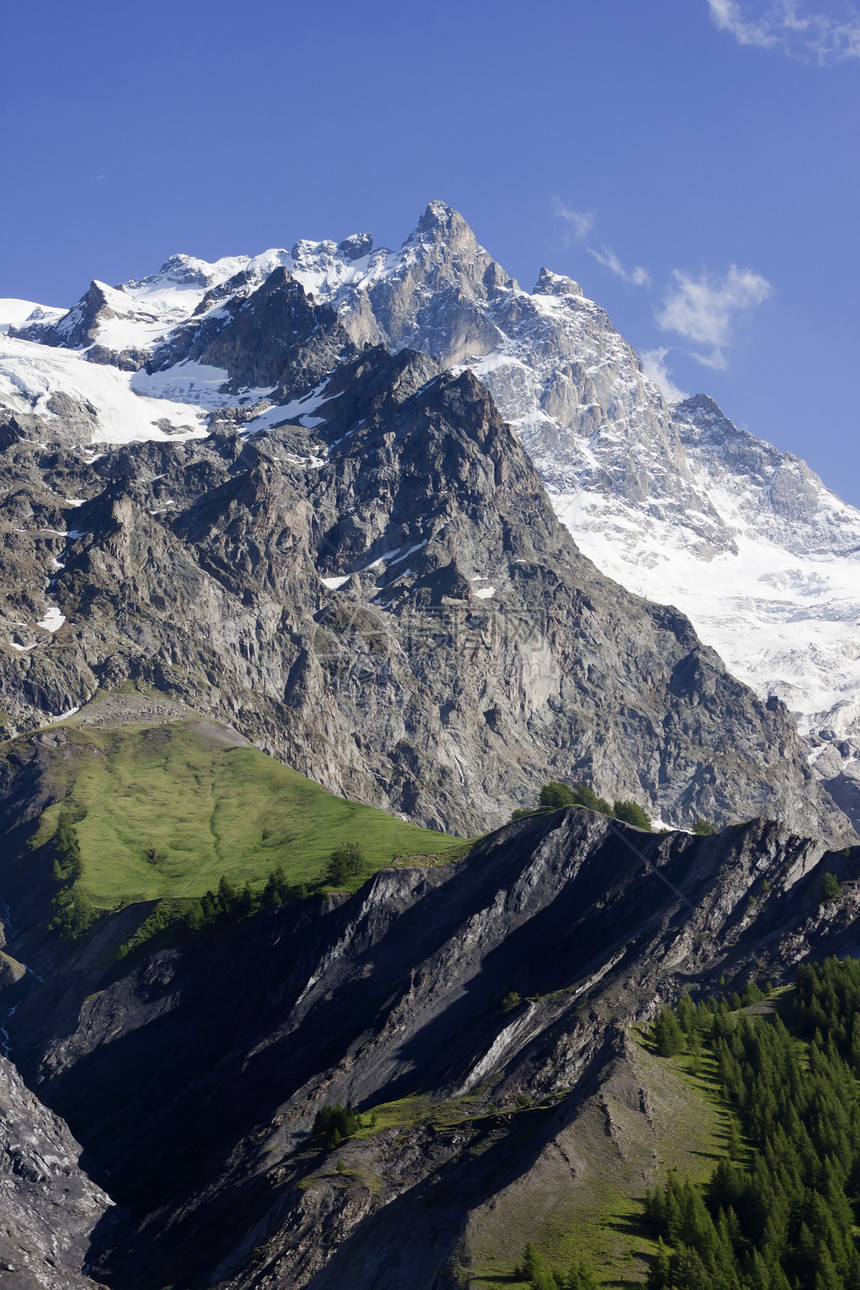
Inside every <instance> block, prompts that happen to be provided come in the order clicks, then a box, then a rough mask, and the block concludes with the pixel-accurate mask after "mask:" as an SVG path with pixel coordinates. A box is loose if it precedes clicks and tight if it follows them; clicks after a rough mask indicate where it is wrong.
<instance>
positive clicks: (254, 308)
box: [150, 268, 354, 399]
mask: <svg viewBox="0 0 860 1290" xmlns="http://www.w3.org/2000/svg"><path fill="white" fill-rule="evenodd" d="M241 277H242V278H243V279H244V281H243V282H242V283H241V284H240V285H239V288H238V294H237V290H236V284H237V279H235V278H234V279H231V283H228V284H227V286H228V287H229V286H230V285H231V284H232V285H233V288H234V290H233V293H232V294H231V295H230V296H229V298H228V301H227V303H226V304H225V305H224V307H223V309H222V308H215V309H214V311H213V309H212V306H213V305H215V304H216V303H217V296H216V294H215V293H210V295H209V296H207V297H206V299H205V300H204V301H203V302H202V303H203V305H204V306H205V305H206V304H207V303H208V304H209V305H210V308H209V309H208V310H207V312H206V316H205V319H204V321H203V322H202V323H199V324H195V323H193V322H192V323H190V324H188V325H187V326H186V327H185V328H182V329H179V330H178V331H177V332H176V333H174V335H173V336H172V337H171V339H170V341H169V342H168V343H167V345H166V346H164V347H163V348H162V349H159V350H157V351H156V352H155V354H154V355H153V357H152V359H151V361H150V369H151V370H152V371H158V370H159V369H160V368H169V367H171V366H173V364H174V363H177V362H180V361H185V360H188V359H192V360H194V361H196V362H200V363H203V364H205V365H206V366H209V367H215V368H224V369H226V371H227V372H229V375H230V380H229V385H230V387H231V388H232V389H234V390H236V391H238V390H240V389H247V388H254V387H256V388H259V389H268V390H272V389H274V388H275V387H277V389H278V391H279V395H280V396H281V397H283V398H285V399H286V398H299V397H301V396H302V395H303V394H307V393H308V392H309V391H310V390H312V389H313V388H314V387H315V386H316V385H317V384H318V383H319V382H320V381H321V380H322V379H323V377H326V376H328V375H329V373H330V372H331V371H332V369H333V368H334V367H335V366H336V365H337V363H338V362H339V361H340V359H341V358H343V357H345V356H346V355H348V354H350V353H351V352H352V351H353V350H354V346H353V345H352V344H351V343H350V340H349V337H348V336H347V334H346V332H345V331H344V329H343V327H341V325H340V324H339V322H338V320H337V317H336V315H335V313H334V311H333V310H332V309H331V308H328V307H323V308H321V309H316V308H314V306H313V304H312V303H311V301H310V300H309V299H308V297H307V296H306V294H305V291H304V289H303V288H302V286H301V285H300V284H299V283H298V282H295V281H294V280H293V279H292V278H291V277H290V275H289V273H287V271H286V269H283V268H280V269H275V271H274V272H273V273H272V274H271V275H270V277H268V278H267V279H266V281H265V282H264V283H263V285H262V286H257V289H256V290H254V291H252V292H250V294H249V295H248V296H247V297H246V298H244V299H243V293H242V286H245V285H246V283H247V282H248V275H246V274H243V275H241ZM250 283H251V284H252V285H256V284H255V283H254V280H253V278H251V279H250Z"/></svg>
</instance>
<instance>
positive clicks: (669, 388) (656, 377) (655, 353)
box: [641, 349, 692, 403]
mask: <svg viewBox="0 0 860 1290" xmlns="http://www.w3.org/2000/svg"><path fill="white" fill-rule="evenodd" d="M668 353H669V351H668V349H646V350H645V351H644V353H643V354H642V355H641V359H642V371H643V372H644V373H645V375H646V376H647V378H648V380H649V381H653V382H654V384H655V385H657V386H659V387H660V389H661V390H662V391H663V393H664V394H665V396H666V398H667V399H668V400H669V402H670V403H674V402H675V400H676V399H680V398H683V395H684V391H683V390H679V389H678V387H677V385H676V384H675V382H674V381H673V380H672V376H671V373H670V372H669V369H668V367H667V366H666V355H667V354H668ZM691 384H692V382H691Z"/></svg>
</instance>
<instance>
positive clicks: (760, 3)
mask: <svg viewBox="0 0 860 1290" xmlns="http://www.w3.org/2000/svg"><path fill="white" fill-rule="evenodd" d="M708 5H709V7H710V10H711V17H712V19H713V20H714V23H715V24H716V26H717V27H719V28H720V30H721V31H728V32H731V34H732V35H733V36H734V37H735V38H736V39H737V40H738V41H740V43H741V44H742V45H756V46H758V47H759V48H760V49H776V50H779V51H780V52H781V53H784V54H788V55H789V57H791V58H798V59H801V60H803V61H804V62H815V63H820V64H822V65H823V64H826V63H838V62H842V61H844V60H845V59H847V58H860V13H858V12H857V10H856V9H855V7H854V5H853V4H848V3H846V2H845V0H841V2H840V3H834V4H831V5H830V10H831V12H829V13H821V12H820V11H816V10H814V9H813V10H812V12H810V5H809V4H807V3H805V2H804V0H744V3H743V4H741V3H740V0H708ZM834 10H837V11H838V13H836V12H833V11H834Z"/></svg>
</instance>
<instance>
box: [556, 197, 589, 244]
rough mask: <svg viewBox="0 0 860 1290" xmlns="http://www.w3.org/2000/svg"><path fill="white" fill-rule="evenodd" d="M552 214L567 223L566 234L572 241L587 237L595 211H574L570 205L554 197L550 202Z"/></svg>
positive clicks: (579, 240)
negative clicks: (551, 202)
mask: <svg viewBox="0 0 860 1290" xmlns="http://www.w3.org/2000/svg"><path fill="white" fill-rule="evenodd" d="M552 208H553V214H554V215H555V216H556V217H557V218H558V219H560V220H564V222H565V224H566V225H567V236H568V238H570V239H571V240H573V241H577V242H581V241H582V239H583V238H584V237H588V235H589V233H590V232H591V230H592V229H593V228H594V221H595V220H596V219H597V211H575V210H574V209H573V207H572V206H568V205H567V203H566V202H563V201H561V199H560V198H558V197H556V198H555V200H554V201H553V204H552Z"/></svg>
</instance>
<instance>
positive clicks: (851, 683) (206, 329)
mask: <svg viewBox="0 0 860 1290" xmlns="http://www.w3.org/2000/svg"><path fill="white" fill-rule="evenodd" d="M273 272H275V273H276V274H277V273H280V274H281V279H276V280H277V281H280V282H281V286H280V288H279V290H277V291H276V290H274V286H273V285H270V284H267V282H266V279H267V278H268V277H269V276H270V275H271V274H272V273H273ZM285 273H286V274H287V275H288V276H289V277H290V278H292V279H293V281H294V283H301V284H302V285H303V286H304V287H305V289H306V291H307V292H308V293H310V294H311V295H312V296H313V299H314V300H315V302H316V303H317V304H327V305H330V306H331V307H332V308H333V309H334V310H335V312H336V314H337V324H336V325H335V324H332V323H331V320H329V323H328V325H327V327H326V329H325V336H320V335H317V336H316V337H315V338H314V341H313V344H314V346H315V347H316V353H315V354H314V355H313V356H308V359H307V361H306V362H305V360H302V359H299V361H300V362H305V366H306V368H307V370H306V371H302V370H297V371H296V372H295V376H296V377H297V380H296V382H295V384H294V385H293V386H290V384H289V381H288V380H287V376H286V373H287V368H285V367H284V366H283V363H282V362H281V360H283V359H285V358H287V357H289V363H288V364H287V367H291V365H292V363H293V360H294V359H296V358H297V357H298V355H297V354H296V353H290V354H289V355H287V353H286V351H287V349H289V346H288V345H287V344H286V343H285V340H286V338H287V337H288V336H289V334H290V328H291V327H292V326H293V325H295V319H292V315H291V312H290V310H291V307H292V308H297V307H299V305H300V301H301V298H300V297H298V296H297V295H294V297H293V302H292V306H290V305H289V304H288V303H287V301H286V299H283V300H282V299H281V298H280V297H281V296H282V295H285V294H286V292H285V287H284V281H283V275H284V274H285ZM255 295H256V296H257V297H258V298H257V300H256V301H255V300H254V297H255ZM267 295H270V296H271V297H272V298H271V299H270V300H268V303H267V304H265V307H264V302H265V301H266V298H267ZM267 311H268V312H267ZM36 312H37V314H38V315H39V316H34V317H33V318H32V319H31V320H30V321H29V322H28V324H27V325H25V327H24V328H23V329H19V330H18V331H17V332H16V331H15V329H14V328H12V330H11V336H12V337H13V339H11V340H8V341H6V342H5V345H4V347H3V352H2V353H0V398H2V399H5V401H7V403H8V406H9V407H10V408H11V409H12V410H13V411H14V412H15V414H16V415H18V414H21V415H22V416H24V417H27V416H30V415H31V414H34V415H36V418H37V421H41V422H42V424H41V426H39V425H36V426H34V434H33V437H36V436H37V435H39V437H47V438H49V439H50V440H51V441H56V440H57V439H59V438H62V437H63V436H64V435H65V437H66V439H67V440H68V439H69V438H70V437H71V438H76V439H78V440H79V441H81V440H82V441H87V440H89V439H92V440H94V441H111V436H113V441H114V442H116V441H117V439H123V440H126V439H132V438H134V439H139V438H151V437H154V436H158V435H162V436H163V435H166V434H168V433H169V434H171V435H173V434H176V433H181V434H187V433H193V432H194V431H195V428H196V426H200V425H201V424H202V422H203V421H204V420H205V412H206V411H207V410H212V409H221V410H223V409H225V408H229V407H232V408H233V409H234V414H235V416H238V417H239V418H240V419H241V417H242V416H244V415H245V412H244V411H243V410H242V409H243V408H246V407H247V405H249V404H252V403H253V402H254V401H255V400H257V399H259V398H260V397H261V396H263V395H271V394H272V393H274V390H273V389H272V387H274V386H275V385H277V383H278V382H281V385H282V388H281V390H280V394H279V395H278V394H276V396H275V397H276V398H284V399H286V398H288V397H295V396H296V395H304V394H305V393H308V392H310V391H311V390H312V389H313V388H314V386H313V383H312V381H313V377H315V376H316V377H317V379H322V368H323V367H325V360H326V358H328V359H329V360H330V362H331V363H332V364H333V363H334V362H335V361H337V359H338V357H339V356H340V355H341V354H342V353H344V352H346V350H345V349H344V348H343V342H344V336H343V334H342V333H341V332H339V331H338V328H340V329H342V332H343V333H346V335H347V336H348V337H349V339H350V340H351V342H352V343H353V344H356V345H358V346H361V345H364V344H367V343H373V344H375V343H379V342H381V343H384V344H385V345H386V346H387V347H388V348H390V349H395V350H396V349H399V348H402V347H407V346H408V347H411V348H413V349H416V350H419V351H421V352H424V353H426V354H428V355H430V356H431V357H434V358H436V359H437V360H438V361H440V362H442V363H443V364H445V365H451V364H457V363H460V362H463V363H467V364H468V365H469V366H470V367H471V368H472V370H474V371H475V372H476V373H477V374H478V375H479V376H480V377H481V379H482V380H484V381H485V382H486V383H487V385H488V386H489V388H490V389H491V390H492V392H493V394H494V396H495V397H496V400H497V401H498V403H499V406H500V409H501V411H502V414H503V416H505V418H506V419H507V420H508V421H509V422H510V423H511V424H512V425H513V426H514V428H515V429H516V430H517V432H518V433H519V434H520V436H521V438H522V440H523V442H524V443H525V445H526V447H527V449H528V450H529V451H530V452H531V454H532V456H533V458H534V460H535V463H536V465H537V467H538V470H539V473H540V474H541V476H542V478H543V480H544V483H545V484H546V486H547V488H548V489H549V491H550V494H551V497H552V500H553V505H554V507H555V509H556V512H557V514H558V515H559V516H560V518H561V519H562V520H563V522H564V523H565V524H566V525H567V526H568V527H569V528H570V531H571V532H572V533H573V535H574V537H575V538H576V539H577V541H578V543H579V544H580V546H581V548H582V549H583V550H584V551H585V553H586V554H587V555H589V556H590V557H591V558H592V559H593V560H594V561H595V562H596V563H597V564H598V566H599V567H600V568H601V569H602V570H603V571H604V572H606V573H608V574H609V575H610V576H612V577H615V578H617V579H618V580H619V581H621V582H622V584H623V585H625V586H627V587H628V588H629V589H630V590H632V591H634V592H636V593H638V594H642V595H646V596H647V597H648V598H649V599H652V600H655V601H658V602H668V603H672V604H676V605H678V606H679V607H680V608H681V609H682V610H683V611H684V612H685V613H687V614H688V615H689V616H690V617H691V619H692V621H693V623H694V625H695V626H696V629H697V631H698V632H699V634H700V635H701V637H702V639H704V640H705V641H707V642H708V643H709V644H711V645H712V646H714V647H715V648H716V649H717V650H718V652H719V653H720V654H721V656H722V657H723V658H724V659H725V660H726V662H727V664H728V666H729V667H730V669H731V670H732V671H733V672H734V673H735V674H736V675H738V676H739V677H740V678H741V679H742V680H744V681H746V682H747V683H749V684H751V685H752V686H753V688H755V689H756V691H757V693H758V694H759V696H760V697H761V698H762V699H767V697H768V696H769V695H770V694H776V695H778V696H779V697H780V698H781V699H782V700H783V701H784V702H785V703H786V704H787V705H788V706H789V708H790V709H791V710H792V711H793V712H794V714H795V715H796V716H797V717H798V719H799V721H800V725H801V730H802V732H803V734H804V735H805V736H806V737H807V738H808V739H809V740H810V752H811V755H812V760H813V764H814V759H815V755H816V750H817V747H818V745H817V743H816V739H815V736H816V732H817V731H818V730H819V729H821V728H829V727H833V728H835V729H836V730H837V732H838V734H839V737H840V740H841V741H842V742H846V741H847V743H848V744H849V746H850V748H851V754H850V758H853V755H854V752H855V751H856V750H858V748H860V743H858V739H857V733H856V732H857V728H858V722H860V700H858V697H857V696H858V694H860V657H858V655H857V650H856V648H855V647H854V641H853V635H854V623H855V620H856V617H857V613H858V607H860V568H858V554H857V553H858V551H860V517H858V515H857V512H856V511H855V510H854V509H853V508H851V507H847V506H845V505H844V504H842V503H841V502H839V500H838V498H835V497H834V496H833V495H832V494H831V493H829V492H828V491H827V490H826V489H825V488H824V487H823V486H822V484H821V482H820V480H818V479H817V477H816V476H814V475H813V474H812V473H811V472H809V471H808V470H807V469H806V467H805V466H803V464H802V463H799V462H798V461H797V460H796V459H794V458H792V457H790V456H789V455H788V454H779V453H777V452H776V451H775V450H774V449H772V448H771V447H770V446H769V445H767V444H763V443H761V442H760V441H756V440H754V439H752V438H751V437H749V436H746V435H745V434H744V432H741V431H738V430H737V428H736V427H734V426H732V425H731V423H730V422H729V421H728V420H727V419H726V418H725V417H723V416H722V414H721V413H719V410H718V409H715V408H714V405H712V404H711V403H710V401H709V400H707V399H704V398H702V397H701V396H700V397H698V398H697V399H693V400H688V401H687V402H686V403H684V404H682V405H680V407H678V406H677V405H676V406H674V407H670V406H669V405H667V403H666V401H665V400H664V399H663V397H662V395H661V394H660V392H659V390H658V389H657V387H656V386H655V385H653V384H652V383H651V382H650V381H648V380H646V379H645V377H644V376H643V373H642V370H641V368H640V364H639V362H638V360H637V358H636V355H635V354H634V353H633V351H632V350H631V349H630V347H629V346H628V345H626V343H625V342H624V341H623V339H622V338H621V337H620V336H619V335H618V333H617V332H616V331H615V330H614V328H613V327H612V325H611V323H610V321H609V319H608V318H607V316H606V314H605V313H604V311H603V310H601V309H600V308H599V306H597V305H596V304H594V303H593V302H592V301H589V300H587V299H585V298H584V297H583V294H582V291H581V289H580V288H579V286H578V285H577V284H576V283H575V282H573V281H572V280H571V279H569V278H564V277H561V276H559V275H556V274H553V273H550V272H549V271H548V270H546V269H544V270H541V273H540V276H539V279H538V282H537V284H536V286H535V288H534V290H533V292H531V293H529V292H526V291H523V290H522V289H521V288H520V287H519V286H518V285H517V284H516V282H515V281H514V280H513V279H511V278H510V277H509V276H508V275H507V274H506V273H505V272H504V270H503V269H502V268H501V267H500V266H499V265H498V264H496V263H495V262H494V261H493V259H492V257H491V256H490V255H489V254H488V253H487V252H486V251H485V250H484V249H483V248H482V247H481V246H479V244H478V243H477V241H476V239H475V237H474V235H473V233H472V231H471V230H470V229H469V227H468V225H467V224H466V222H465V221H464V220H463V218H462V217H461V216H460V215H459V214H457V212H455V211H453V210H451V209H450V207H447V206H446V205H445V204H444V203H442V202H431V203H430V205H429V206H428V208H427V210H426V211H425V213H424V216H423V217H422V219H421V221H420V222H419V225H418V227H417V228H416V229H415V231H414V232H413V233H412V234H411V235H410V237H409V238H407V240H406V242H405V243H404V245H403V247H402V248H400V250H399V251H395V252H391V251H388V250H386V249H384V248H379V249H377V250H374V249H373V247H372V239H371V238H370V235H369V234H363V235H361V236H356V237H352V238H347V239H346V240H345V241H343V242H340V243H335V242H331V241H326V242H306V241H305V242H298V243H296V245H295V246H294V247H293V248H292V251H291V252H287V251H285V250H271V251H268V252H265V253H264V254H263V255H261V256H257V257H253V258H249V257H233V258H227V259H224V260H220V261H218V262H217V263H216V264H205V263H203V262H202V261H199V260H192V259H191V258H189V257H187V256H178V257H173V259H172V260H170V261H168V262H167V264H165V265H164V266H162V269H161V270H160V272H159V273H158V274H154V275H151V276H150V277H148V278H143V279H140V280H137V281H134V282H129V283H125V284H122V286H120V287H118V288H109V287H106V286H105V285H104V284H98V283H97V284H93V286H92V287H91V289H90V292H89V293H88V294H87V295H86V296H85V297H84V298H83V299H82V300H81V301H80V302H79V303H78V305H76V306H75V307H74V308H73V309H72V310H71V311H69V313H68V314H67V315H66V316H65V317H63V318H61V319H59V320H57V318H56V312H55V311H48V312H45V311H36ZM299 313H301V308H299ZM252 319H254V320H256V321H258V322H259V323H260V325H261V329H260V332H259V333H258V332H257V331H255V330H254V328H253V327H251V326H250V323H251V320H252ZM291 319H292V320H291ZM301 330H302V327H301V321H300V322H299V326H298V331H301ZM15 336H27V337H28V338H29V339H30V340H31V341H38V340H42V341H43V342H44V341H47V342H48V343H49V344H55V345H56V344H59V345H67V344H70V343H73V344H80V345H85V346H86V347H85V348H84V349H82V350H80V351H64V352H68V353H76V352H77V353H79V354H80V357H81V362H80V363H79V364H78V365H77V369H78V370H76V369H75V366H74V364H72V365H71V366H70V365H69V364H68V363H67V364H66V365H65V367H64V368H63V370H62V371H59V370H58V371H56V372H54V371H48V370H47V369H46V368H45V363H44V361H43V362H42V363H39V362H37V361H36V360H35V359H34V358H33V356H32V351H33V350H34V349H36V350H38V349H39V348H41V347H40V346H36V345H33V344H29V345H28V344H26V343H25V342H22V341H16V340H15V339H14V337H15ZM251 339H253V342H254V343H253V344H252V345H251V346H250V349H248V348H247V342H248V341H249V340H251ZM23 351H29V352H23ZM257 351H259V352H257ZM192 355H194V357H191V356H192ZM201 360H202V361H201ZM144 361H146V363H147V366H148V367H149V369H150V370H149V372H143V371H140V370H136V369H140V367H141V364H142V363H144ZM96 363H98V364H102V365H107V366H106V368H105V370H106V371H110V372H112V373H114V374H115V375H119V373H120V372H121V371H125V372H128V373H133V375H132V378H131V382H130V388H129V387H128V386H126V387H122V388H120V386H119V385H117V384H116V382H114V383H113V384H110V383H108V384H105V385H104V386H103V387H102V386H99V387H97V388H96V387H95V386H94V385H93V382H92V381H89V382H87V381H83V380H81V379H80V370H79V369H80V367H82V366H83V367H91V366H92V365H93V364H96ZM216 363H217V364H223V366H215V364H216ZM165 364H166V366H165ZM4 368H5V369H7V370H8V371H9V373H10V375H11V377H12V379H11V383H10V388H9V391H8V398H7V395H6V392H5V391H4V382H3V376H2V370H3V369H4ZM43 369H44V370H43ZM305 378H307V379H305ZM260 382H263V383H264V384H259V383H260ZM64 386H66V387H68V391H67V394H70V395H71V399H72V403H71V404H70V405H69V409H68V410H69V411H70V412H72V413H73V417H72V420H71V422H70V421H69V417H68V416H67V415H65V414H64V416H63V418H62V419H60V418H59V417H55V418H54V420H53V421H51V420H49V419H48V418H49V417H50V409H49V408H48V407H47V402H46V399H45V398H42V397H40V396H41V392H42V390H43V388H46V389H50V390H52V391H53V392H54V394H55V395H56V394H57V393H62V392H63V390H64ZM22 392H23V393H22ZM132 392H133V393H134V394H136V395H137V401H138V402H142V401H143V398H146V400H147V401H148V402H149V401H152V402H155V401H156V400H160V401H161V403H162V406H163V407H164V408H165V413H166V416H165V420H164V424H161V422H160V419H159V417H158V414H157V413H153V412H152V411H147V414H146V415H145V416H140V410H141V409H139V408H136V407H135V398H134V397H132ZM114 404H115V405H116V408H117V409H119V408H121V409H122V414H121V416H118V415H117V414H116V412H112V411H111V408H112V407H113V405H114ZM179 404H185V405H186V408H185V409H183V411H182V413H181V414H178V405H179ZM46 419H47V425H46V424H45V422H46ZM153 423H156V424H155V425H153ZM195 423H196V425H195ZM22 424H23V422H22ZM69 425H71V426H72V429H71V431H70V430H69V429H68V428H67V426H69ZM46 430H47V431H48V433H47V435H46ZM834 557H836V558H834ZM822 623H823V624H825V625H826V627H825V630H822ZM850 758H849V761H850ZM839 775H840V776H841V775H845V776H847V778H849V779H850V778H851V775H852V767H851V765H850V764H849V762H846V764H845V765H843V767H842V769H841V770H840V772H839ZM822 778H825V779H828V782H830V781H831V780H833V779H834V776H829V777H827V776H822ZM835 778H839V776H837V777H835ZM857 819H858V820H860V815H858V816H857Z"/></svg>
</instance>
